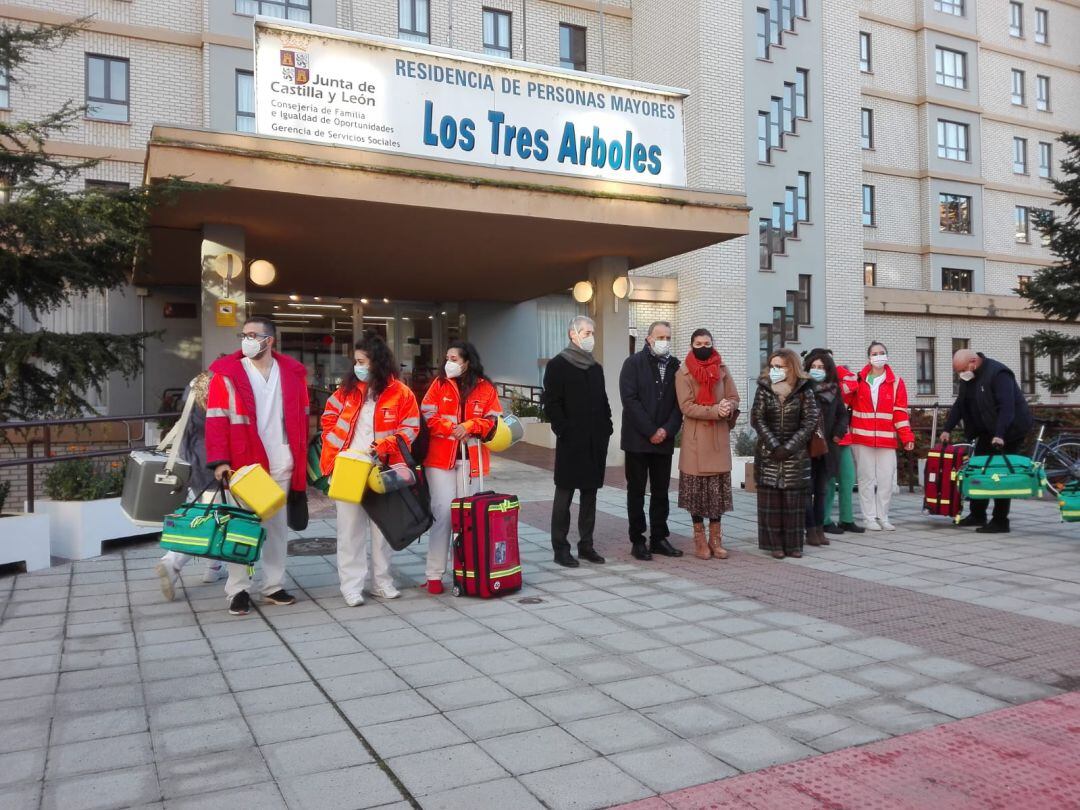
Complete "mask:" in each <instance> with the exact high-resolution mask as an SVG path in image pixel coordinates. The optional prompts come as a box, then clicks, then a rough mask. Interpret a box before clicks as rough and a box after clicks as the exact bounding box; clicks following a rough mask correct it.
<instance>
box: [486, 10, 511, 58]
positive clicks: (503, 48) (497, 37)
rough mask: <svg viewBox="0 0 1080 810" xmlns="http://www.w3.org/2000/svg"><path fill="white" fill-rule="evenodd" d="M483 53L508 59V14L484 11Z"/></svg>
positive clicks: (506, 12)
mask: <svg viewBox="0 0 1080 810" xmlns="http://www.w3.org/2000/svg"><path fill="white" fill-rule="evenodd" d="M484 53H486V54H487V55H488V56H505V57H507V58H509V57H510V12H508V11H496V10H495V9H490V8H485V9H484Z"/></svg>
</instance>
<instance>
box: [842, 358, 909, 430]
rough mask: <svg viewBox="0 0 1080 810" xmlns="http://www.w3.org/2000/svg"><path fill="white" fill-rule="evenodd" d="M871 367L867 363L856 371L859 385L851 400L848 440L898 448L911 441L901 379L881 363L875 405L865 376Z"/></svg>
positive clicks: (906, 400) (904, 393)
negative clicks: (881, 379)
mask: <svg viewBox="0 0 1080 810" xmlns="http://www.w3.org/2000/svg"><path fill="white" fill-rule="evenodd" d="M872 370H873V367H872V366H870V365H869V364H867V365H866V366H865V367H864V368H863V370H862V372H861V373H860V374H859V385H858V389H857V390H856V392H855V395H854V397H853V398H852V402H851V426H850V428H849V431H850V434H851V440H852V442H853V443H854V444H860V445H863V446H865V447H893V448H895V447H899V446H900V445H902V444H907V443H908V442H913V441H915V434H914V433H913V432H912V430H911V419H910V415H909V414H910V411H909V410H908V398H907V388H906V387H905V385H904V381H903V380H902V379H900V377H899V376H897V375H896V374H895V373H893V370H892V367H891V366H885V380H884V382H882V383H881V385H880V386H879V387H878V397H877V407H876V408H875V407H874V398H873V396H872V395H871V393H870V383H868V382H867V381H866V375H867V374H869V373H870V372H871V371H872Z"/></svg>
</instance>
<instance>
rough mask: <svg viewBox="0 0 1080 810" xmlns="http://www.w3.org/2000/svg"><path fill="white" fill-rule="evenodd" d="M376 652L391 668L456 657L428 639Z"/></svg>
mask: <svg viewBox="0 0 1080 810" xmlns="http://www.w3.org/2000/svg"><path fill="white" fill-rule="evenodd" d="M376 654H377V655H378V657H379V659H380V660H381V661H382V662H383V664H385V665H386V666H388V667H390V668H391V669H396V668H397V667H404V666H408V665H409V664H426V663H428V662H429V661H445V660H446V659H447V658H456V656H455V655H454V653H452V652H450V650H448V649H446V648H445V647H443V646H442V645H441V644H432V643H431V642H430V641H429V642H428V643H427V644H412V645H410V646H408V647H390V648H387V649H383V650H379V651H378V653H376ZM471 657H472V656H470V658H471Z"/></svg>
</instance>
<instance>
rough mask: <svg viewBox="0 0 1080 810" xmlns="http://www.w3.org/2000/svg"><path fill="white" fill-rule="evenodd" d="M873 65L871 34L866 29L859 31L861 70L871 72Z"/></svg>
mask: <svg viewBox="0 0 1080 810" xmlns="http://www.w3.org/2000/svg"><path fill="white" fill-rule="evenodd" d="M871 65H872V61H871V53H870V35H869V34H868V33H866V32H865V31H860V32H859V70H861V71H862V72H863V73H869V72H870V68H871Z"/></svg>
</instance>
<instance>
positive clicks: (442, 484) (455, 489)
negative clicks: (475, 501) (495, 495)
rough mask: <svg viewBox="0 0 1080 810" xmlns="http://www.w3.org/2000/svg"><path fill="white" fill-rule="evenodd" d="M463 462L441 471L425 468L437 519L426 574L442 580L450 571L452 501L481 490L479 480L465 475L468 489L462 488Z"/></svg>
mask: <svg viewBox="0 0 1080 810" xmlns="http://www.w3.org/2000/svg"><path fill="white" fill-rule="evenodd" d="M460 466H461V461H458V462H457V463H456V466H455V467H454V469H452V470H439V469H436V468H434V467H425V468H424V472H425V473H427V480H428V488H429V489H430V490H431V515H432V517H434V518H435V522H434V523H433V524H432V526H431V531H430V532H428V553H427V571H426V576H427V578H428V579H429V580H430V579H442V575H443V574H444V573H445V572H446V562H447V559H448V556H449V553H450V534H451V532H450V502H451V501H452V500H454V498H464V497H466V496H468V495H472V494H473V493H475V492H476V491H477V490H478V489H479V479H477V478H472V477H470V476H468V475H466V476H465V490H464V491H462V489H461V473H460V471H459V469H458V468H459V467H460Z"/></svg>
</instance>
